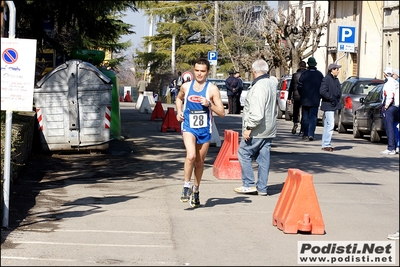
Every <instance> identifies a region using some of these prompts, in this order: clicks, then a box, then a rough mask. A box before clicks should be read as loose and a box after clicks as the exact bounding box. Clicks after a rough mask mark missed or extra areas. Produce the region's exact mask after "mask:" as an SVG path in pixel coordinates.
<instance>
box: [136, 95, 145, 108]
mask: <svg viewBox="0 0 400 267" xmlns="http://www.w3.org/2000/svg"><path fill="white" fill-rule="evenodd" d="M143 98H144V96H143V94H139V96H138V99H137V101H136V106H135V108H136V109H140V107H141V105H142V102H143Z"/></svg>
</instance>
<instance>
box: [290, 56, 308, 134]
mask: <svg viewBox="0 0 400 267" xmlns="http://www.w3.org/2000/svg"><path fill="white" fill-rule="evenodd" d="M306 68H307V65H306V62H305V61H300V63H299V68H298V69H297V71H296V72H295V73H293V75H292V81H291V83H290V86H289V95H288V101H287V102H288V104H289V105H293V128H292V134H296V130H297V127H298V126H299V117H300V107H301V98H300V94H299V91H298V90H297V85H298V83H299V78H300V76H301V74H302V73H303V72H304V71H306ZM292 99H293V100H292Z"/></svg>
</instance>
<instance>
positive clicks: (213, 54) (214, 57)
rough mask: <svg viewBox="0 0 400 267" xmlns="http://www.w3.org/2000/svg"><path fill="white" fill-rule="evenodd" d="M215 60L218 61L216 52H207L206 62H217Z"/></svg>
mask: <svg viewBox="0 0 400 267" xmlns="http://www.w3.org/2000/svg"><path fill="white" fill-rule="evenodd" d="M217 59H218V52H215V51H214V52H211V51H208V60H209V61H214V60H217Z"/></svg>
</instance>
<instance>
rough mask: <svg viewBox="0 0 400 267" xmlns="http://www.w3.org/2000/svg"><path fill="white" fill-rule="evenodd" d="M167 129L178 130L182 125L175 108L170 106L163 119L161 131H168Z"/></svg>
mask: <svg viewBox="0 0 400 267" xmlns="http://www.w3.org/2000/svg"><path fill="white" fill-rule="evenodd" d="M167 130H174V131H176V132H180V131H181V125H180V123H179V122H178V119H177V118H176V114H175V109H174V108H168V109H167V114H165V117H164V119H163V123H162V126H161V132H166V131H167Z"/></svg>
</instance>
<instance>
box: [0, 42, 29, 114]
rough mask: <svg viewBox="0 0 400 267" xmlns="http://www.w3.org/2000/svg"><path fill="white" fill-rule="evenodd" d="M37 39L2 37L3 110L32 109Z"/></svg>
mask: <svg viewBox="0 0 400 267" xmlns="http://www.w3.org/2000/svg"><path fill="white" fill-rule="evenodd" d="M35 61H36V40H33V39H15V38H1V110H11V111H32V107H33V88H34V84H35Z"/></svg>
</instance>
